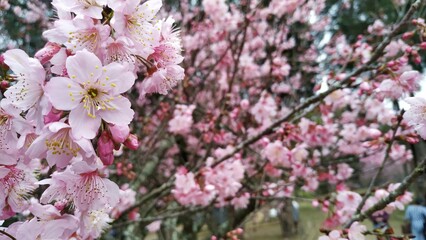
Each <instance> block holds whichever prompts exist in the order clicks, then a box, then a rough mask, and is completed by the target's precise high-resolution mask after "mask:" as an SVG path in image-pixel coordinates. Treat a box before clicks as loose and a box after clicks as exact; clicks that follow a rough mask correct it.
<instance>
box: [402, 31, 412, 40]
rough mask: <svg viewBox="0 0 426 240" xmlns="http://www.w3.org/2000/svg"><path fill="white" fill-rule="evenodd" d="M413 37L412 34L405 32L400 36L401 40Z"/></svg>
mask: <svg viewBox="0 0 426 240" xmlns="http://www.w3.org/2000/svg"><path fill="white" fill-rule="evenodd" d="M413 36H414V32H406V33H404V34H403V35H402V39H404V40H408V39H410V38H412V37H413Z"/></svg>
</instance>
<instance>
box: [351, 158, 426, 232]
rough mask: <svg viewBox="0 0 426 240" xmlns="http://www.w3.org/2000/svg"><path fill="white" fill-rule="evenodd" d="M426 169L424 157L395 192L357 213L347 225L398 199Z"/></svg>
mask: <svg viewBox="0 0 426 240" xmlns="http://www.w3.org/2000/svg"><path fill="white" fill-rule="evenodd" d="M425 169H426V159H423V161H421V163H420V164H419V165H418V166H417V167H416V168H415V169H414V170H413V171H412V172H411V173H410V175H408V176H407V177H405V178H404V180H403V181H402V183H401V185H399V186H398V188H397V189H395V190H394V191H393V192H391V193H390V194H389V195H388V196H387V197H385V198H383V199H382V200H380V201H379V202H378V203H376V204H375V205H373V206H372V207H370V208H369V209H367V210H366V211H364V212H362V213H360V214H356V215H355V216H354V217H353V218H352V219H351V220H350V221H349V222H348V223H347V224H346V226H347V227H348V226H350V225H351V224H352V223H354V222H355V221H363V220H365V219H366V218H368V216H370V215H371V214H373V213H374V212H376V211H379V210H381V209H383V208H385V207H386V206H387V205H388V204H389V203H391V202H393V201H395V200H396V198H397V197H398V196H401V195H403V194H404V193H405V191H406V190H407V189H408V187H409V186H410V185H411V184H412V183H413V182H414V180H416V179H417V177H419V176H420V175H422V174H424V172H425Z"/></svg>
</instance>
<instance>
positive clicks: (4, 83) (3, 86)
mask: <svg viewBox="0 0 426 240" xmlns="http://www.w3.org/2000/svg"><path fill="white" fill-rule="evenodd" d="M8 87H9V82H8V81H6V80H3V81H1V82H0V88H1V89H2V90H6V89H7V88H8Z"/></svg>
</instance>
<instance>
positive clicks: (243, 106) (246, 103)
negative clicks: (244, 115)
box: [240, 99, 250, 110]
mask: <svg viewBox="0 0 426 240" xmlns="http://www.w3.org/2000/svg"><path fill="white" fill-rule="evenodd" d="M240 107H241V109H243V110H247V109H248V108H249V107H250V102H249V101H248V100H247V99H243V100H241V102H240Z"/></svg>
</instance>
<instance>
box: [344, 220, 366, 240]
mask: <svg viewBox="0 0 426 240" xmlns="http://www.w3.org/2000/svg"><path fill="white" fill-rule="evenodd" d="M366 231H367V227H366V226H364V225H361V224H360V223H359V222H354V223H352V225H351V227H350V228H349V230H348V237H349V240H365V239H367V238H366V237H365V235H364V234H363V233H364V232H366Z"/></svg>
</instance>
